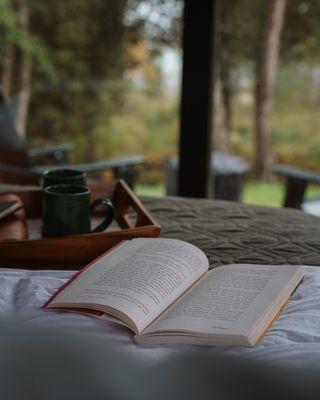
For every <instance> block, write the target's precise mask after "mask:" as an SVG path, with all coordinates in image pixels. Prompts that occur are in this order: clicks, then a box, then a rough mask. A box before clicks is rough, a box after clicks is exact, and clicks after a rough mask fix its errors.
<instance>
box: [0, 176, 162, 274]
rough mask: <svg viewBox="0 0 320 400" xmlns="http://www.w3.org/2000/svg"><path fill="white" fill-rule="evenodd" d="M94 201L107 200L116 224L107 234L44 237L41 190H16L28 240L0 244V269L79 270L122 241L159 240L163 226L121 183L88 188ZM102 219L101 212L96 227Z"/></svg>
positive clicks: (122, 182)
mask: <svg viewBox="0 0 320 400" xmlns="http://www.w3.org/2000/svg"><path fill="white" fill-rule="evenodd" d="M89 186H90V187H91V190H92V195H91V200H92V201H93V200H95V199H97V198H99V197H108V198H110V199H111V200H112V202H113V204H114V206H115V211H116V213H115V214H116V215H115V222H114V223H113V224H112V225H111V226H110V227H109V228H108V229H107V230H106V231H104V232H100V233H89V234H83V235H75V236H65V237H61V238H41V225H42V220H41V216H42V190H41V189H34V190H28V191H15V192H14V194H16V195H18V196H19V197H20V198H21V199H22V201H23V204H24V207H25V210H26V214H27V223H28V231H29V239H27V240H14V241H6V242H0V266H1V267H10V268H29V269H30V268H31V269H79V268H81V267H82V266H84V265H85V264H87V263H89V262H90V261H91V260H93V259H94V258H95V257H97V256H98V255H99V254H101V253H103V252H104V251H106V250H108V249H109V248H111V247H112V246H114V245H115V244H117V243H119V242H120V241H122V240H126V239H132V238H135V237H158V236H159V233H160V229H161V227H160V226H159V225H158V224H157V223H156V222H155V221H154V219H153V218H152V217H151V215H150V214H149V213H148V211H147V210H146V209H145V207H144V206H143V204H142V203H141V201H140V200H139V199H138V198H137V197H136V196H135V194H134V193H133V192H132V191H131V189H130V188H129V186H128V185H127V184H126V183H125V182H124V181H122V180H120V181H112V182H108V183H100V184H94V185H89ZM101 218H103V213H102V212H101V213H100V214H99V212H97V213H96V215H95V216H94V218H93V221H92V223H93V225H95V223H98V222H99V220H101Z"/></svg>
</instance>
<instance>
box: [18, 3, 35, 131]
mask: <svg viewBox="0 0 320 400" xmlns="http://www.w3.org/2000/svg"><path fill="white" fill-rule="evenodd" d="M19 20H20V25H21V29H22V32H23V33H24V34H25V35H28V32H29V20H30V18H29V9H28V7H27V5H26V4H23V3H22V4H20V6H19ZM31 77H32V60H31V56H30V54H29V53H28V52H25V51H24V52H23V54H22V55H21V63H20V91H19V93H18V95H17V105H16V112H15V126H16V130H17V132H18V134H19V135H20V136H22V137H24V136H25V134H26V127H27V120H28V112H29V105H30V97H31Z"/></svg>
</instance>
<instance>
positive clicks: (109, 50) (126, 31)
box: [0, 0, 320, 183]
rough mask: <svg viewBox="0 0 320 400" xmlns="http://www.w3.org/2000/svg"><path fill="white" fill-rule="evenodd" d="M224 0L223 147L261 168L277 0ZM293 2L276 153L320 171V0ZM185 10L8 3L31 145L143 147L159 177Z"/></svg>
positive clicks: (10, 50) (173, 146) (275, 117)
mask: <svg viewBox="0 0 320 400" xmlns="http://www.w3.org/2000/svg"><path fill="white" fill-rule="evenodd" d="M275 1H276V0H275ZM280 1H281V0H280ZM219 3H220V10H219V16H220V18H219V24H218V38H219V42H220V45H219V49H220V51H219V53H218V54H219V65H220V68H219V73H218V77H217V78H218V80H219V85H216V87H218V88H220V89H219V90H220V102H219V104H217V103H216V104H215V111H216V114H219V115H220V118H217V120H218V119H220V124H219V126H218V127H216V128H217V129H218V130H219V132H216V135H215V136H216V138H215V140H214V146H215V148H220V149H222V150H225V149H226V148H227V150H228V151H231V152H234V153H237V154H240V155H242V156H243V157H245V158H246V159H247V160H249V161H250V162H251V163H252V164H253V163H254V161H255V157H256V152H257V150H256V141H257V136H256V132H255V125H254V117H253V115H254V110H255V107H256V104H255V94H254V93H255V85H256V78H257V65H258V60H259V57H260V55H261V46H262V42H263V35H264V34H265V27H266V18H267V13H268V4H270V2H269V1H266V0H224V1H221V2H219ZM286 3H287V4H286V10H285V17H284V26H283V29H282V33H281V46H280V53H279V70H278V73H277V81H276V84H275V89H274V94H273V96H274V99H273V113H272V121H271V122H272V123H271V135H270V144H269V147H268V158H269V159H270V160H271V164H274V163H277V162H287V163H291V164H295V165H299V166H302V167H307V168H311V169H315V170H316V169H318V170H320V163H319V160H320V132H319V126H320V117H319V115H318V114H319V113H318V108H319V102H320V51H319V48H320V24H319V23H318V21H319V20H320V2H319V1H318V0H290V1H287V2H286ZM182 6H183V1H182V0H148V1H147V0H112V1H105V0H91V1H90V2H88V1H87V0H61V1H60V0H59V1H58V2H54V1H46V2H44V1H42V0H32V1H31V0H0V78H1V82H2V86H3V88H4V90H5V92H6V95H7V97H8V98H10V99H11V102H12V108H13V111H14V113H15V117H16V121H17V126H18V127H19V132H20V134H21V135H25V136H26V139H27V141H28V142H29V144H30V145H47V144H52V143H61V142H72V143H74V145H75V152H74V158H75V159H77V161H81V160H88V161H90V160H93V159H97V158H102V157H115V156H120V155H125V154H139V153H140V154H144V155H145V156H146V157H147V159H148V166H149V172H148V171H147V173H146V174H144V180H145V182H150V183H153V182H159V181H161V180H162V179H163V165H164V164H165V162H166V160H167V159H168V158H169V157H171V156H172V155H173V154H175V153H176V151H177V142H178V132H179V124H178V112H179V91H178V90H175V91H173V92H170V91H169V92H168V88H167V87H166V86H165V82H164V80H163V75H162V70H161V68H160V66H159V57H160V56H161V54H162V52H163V50H164V49H167V48H171V49H176V51H177V52H179V51H180V50H181V49H180V41H181V30H182V9H183V7H182ZM195 79H196V77H195ZM178 87H179V85H177V88H178ZM219 115H218V117H219ZM221 115H222V116H223V117H222V118H221ZM221 121H222V122H221ZM148 166H147V170H148Z"/></svg>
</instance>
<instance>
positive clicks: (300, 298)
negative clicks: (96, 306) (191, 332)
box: [0, 266, 320, 365]
mask: <svg viewBox="0 0 320 400" xmlns="http://www.w3.org/2000/svg"><path fill="white" fill-rule="evenodd" d="M303 268H304V271H305V278H304V281H303V282H302V283H301V285H300V286H299V287H298V288H297V290H296V291H295V293H294V294H293V295H292V298H291V299H290V301H289V302H288V304H287V305H286V307H285V309H284V310H283V312H282V313H281V315H280V316H279V318H278V319H277V320H276V321H275V322H274V324H273V325H272V327H271V329H270V330H269V331H268V332H267V334H266V335H265V336H264V338H263V339H262V340H261V341H260V343H259V344H258V345H257V346H256V347H255V348H240V347H235V348H221V347H220V348H218V347H197V349H199V351H206V352H213V353H216V352H219V353H221V352H224V353H228V354H230V353H231V354H237V355H241V356H246V357H249V358H252V359H259V360H263V361H265V362H275V363H287V362H289V363H294V364H295V365H298V364H301V363H304V362H311V361H319V360H320V268H316V267H308V266H305V267H303ZM73 274H74V271H27V270H18V269H4V268H3V269H0V313H1V315H12V314H14V315H15V316H17V317H18V318H19V319H22V320H23V321H24V322H25V323H26V324H32V325H41V324H46V325H48V324H53V325H54V326H55V327H59V326H61V327H65V328H68V329H70V328H71V329H77V330H82V331H87V332H91V333H92V332H94V333H95V334H96V335H99V336H103V337H106V338H108V339H109V340H111V341H113V342H114V343H115V345H116V346H118V347H119V346H122V347H125V349H126V351H128V352H130V353H131V354H132V355H134V356H136V357H138V358H141V357H143V358H144V361H148V359H155V358H156V359H159V358H162V357H165V356H167V355H171V354H173V353H175V352H183V351H184V350H185V349H186V348H188V347H190V346H171V347H170V346H166V347H155V348H139V347H137V346H136V344H135V343H134V342H133V340H132V335H131V334H130V332H129V331H127V330H126V329H124V328H121V327H119V326H117V325H115V324H112V323H110V322H107V321H104V320H100V319H98V318H95V317H89V316H85V315H80V314H76V313H61V312H60V313H58V312H54V311H46V310H42V309H41V306H42V305H43V304H44V303H45V301H46V300H47V299H48V298H49V297H50V296H51V295H52V294H53V293H54V292H55V291H56V290H57V289H58V288H59V287H60V286H61V285H62V284H64V283H65V282H66V281H67V280H68V279H69V278H70V277H71V276H72V275H73ZM193 348H194V349H195V347H193Z"/></svg>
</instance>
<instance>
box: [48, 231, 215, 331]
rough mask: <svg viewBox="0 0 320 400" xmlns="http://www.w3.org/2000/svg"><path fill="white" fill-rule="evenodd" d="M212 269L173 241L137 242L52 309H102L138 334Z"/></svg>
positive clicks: (100, 263)
mask: <svg viewBox="0 0 320 400" xmlns="http://www.w3.org/2000/svg"><path fill="white" fill-rule="evenodd" d="M208 268H209V263H208V259H207V258H206V256H205V254H204V253H203V252H202V251H201V250H200V249H198V248H197V247H195V246H193V245H191V244H189V243H186V242H183V241H180V240H175V239H142V238H141V239H140V238H139V239H133V240H131V241H126V242H124V244H122V245H120V246H119V247H118V248H116V249H115V250H113V251H112V252H111V253H109V254H107V255H106V256H105V257H102V258H100V259H98V260H97V261H96V262H94V263H93V265H91V266H90V267H89V268H88V269H87V270H85V271H84V272H83V273H81V274H80V275H79V276H78V277H77V278H76V279H75V280H74V281H73V282H72V283H71V284H70V285H69V286H67V287H66V288H65V289H64V290H63V291H62V292H61V293H60V294H58V295H57V297H56V298H54V299H53V301H52V302H51V303H50V304H49V306H48V308H50V307H55V306H57V305H59V304H60V305H63V304H66V303H68V304H72V305H74V306H76V305H77V304H85V305H86V306H89V305H93V306H94V305H102V306H107V307H108V308H113V309H116V310H118V311H120V312H121V313H123V314H125V315H126V316H128V317H129V318H130V319H131V320H132V321H133V322H134V323H135V325H136V327H137V330H138V331H139V332H140V331H141V330H142V329H144V328H145V327H146V326H147V325H149V324H150V323H151V322H152V321H153V320H154V319H155V318H156V317H157V316H158V315H159V314H160V313H161V312H163V311H164V310H165V309H166V308H167V307H168V306H169V305H170V304H171V303H173V302H174V301H175V300H176V299H177V298H178V297H179V296H180V295H181V294H182V293H183V292H184V291H185V290H186V289H187V288H188V287H190V286H191V285H192V284H193V283H194V282H195V281H197V280H198V279H199V278H200V277H201V276H202V275H203V274H204V273H205V272H206V271H207V270H208Z"/></svg>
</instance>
